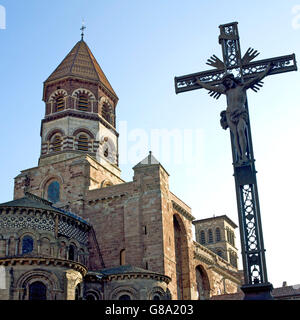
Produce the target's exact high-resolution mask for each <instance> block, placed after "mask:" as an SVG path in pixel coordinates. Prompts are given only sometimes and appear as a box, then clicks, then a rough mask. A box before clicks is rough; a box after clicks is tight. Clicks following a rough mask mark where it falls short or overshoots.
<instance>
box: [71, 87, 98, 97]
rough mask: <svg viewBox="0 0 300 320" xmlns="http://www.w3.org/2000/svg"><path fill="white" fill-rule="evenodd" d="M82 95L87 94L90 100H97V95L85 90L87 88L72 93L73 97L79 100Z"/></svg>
mask: <svg viewBox="0 0 300 320" xmlns="http://www.w3.org/2000/svg"><path fill="white" fill-rule="evenodd" d="M80 94H86V95H87V96H88V97H89V99H91V100H96V97H95V95H94V94H93V93H92V92H91V91H90V90H88V89H85V88H78V89H75V90H74V91H73V92H72V95H71V96H72V97H75V98H78V96H79V95H80Z"/></svg>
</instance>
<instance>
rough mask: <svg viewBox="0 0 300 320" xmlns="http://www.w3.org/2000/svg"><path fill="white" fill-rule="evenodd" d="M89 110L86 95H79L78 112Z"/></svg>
mask: <svg viewBox="0 0 300 320" xmlns="http://www.w3.org/2000/svg"><path fill="white" fill-rule="evenodd" d="M88 109H89V99H88V97H87V95H85V94H80V95H79V97H78V110H81V111H88Z"/></svg>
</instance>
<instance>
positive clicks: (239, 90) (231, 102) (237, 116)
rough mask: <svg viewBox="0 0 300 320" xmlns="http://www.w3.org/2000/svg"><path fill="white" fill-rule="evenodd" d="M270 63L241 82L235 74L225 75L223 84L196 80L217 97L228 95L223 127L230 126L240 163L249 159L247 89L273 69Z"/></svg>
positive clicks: (223, 114)
mask: <svg viewBox="0 0 300 320" xmlns="http://www.w3.org/2000/svg"><path fill="white" fill-rule="evenodd" d="M271 68H272V64H269V65H268V67H267V68H266V70H265V71H264V72H262V73H261V74H259V75H258V76H256V77H255V78H253V79H250V80H248V81H245V82H244V83H241V82H240V81H239V80H238V79H236V78H235V77H234V75H233V74H227V75H225V76H224V78H223V81H222V84H220V85H217V86H212V85H209V84H207V83H205V82H201V81H199V80H198V79H197V80H196V82H197V83H198V84H199V85H200V86H201V87H203V88H205V89H207V90H209V91H213V92H215V93H216V95H215V97H217V98H218V97H219V96H220V95H221V94H225V95H226V99H227V109H226V111H225V110H224V111H222V112H221V126H222V128H223V129H227V128H228V127H229V128H230V131H231V132H232V134H233V137H234V146H235V149H236V151H237V154H238V161H237V162H238V163H239V164H244V163H247V162H248V161H249V159H248V158H247V154H246V152H247V137H246V127H247V124H248V112H247V109H246V107H245V103H246V99H247V96H246V91H247V89H249V88H251V87H253V86H254V85H256V84H258V83H259V82H260V81H261V80H262V79H263V78H264V77H265V76H266V75H267V74H268V73H269V72H270V70H271Z"/></svg>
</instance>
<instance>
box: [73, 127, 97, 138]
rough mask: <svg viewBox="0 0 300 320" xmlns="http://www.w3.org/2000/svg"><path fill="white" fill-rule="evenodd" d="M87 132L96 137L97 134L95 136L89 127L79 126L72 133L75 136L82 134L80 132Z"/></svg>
mask: <svg viewBox="0 0 300 320" xmlns="http://www.w3.org/2000/svg"><path fill="white" fill-rule="evenodd" d="M82 132H83V133H86V134H87V135H88V136H89V137H90V138H91V139H95V136H94V134H93V133H92V132H91V131H90V130H89V129H87V128H78V129H76V130H75V131H74V132H73V134H72V136H73V137H76V136H77V135H78V134H80V133H82Z"/></svg>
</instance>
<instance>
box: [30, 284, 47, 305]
mask: <svg viewBox="0 0 300 320" xmlns="http://www.w3.org/2000/svg"><path fill="white" fill-rule="evenodd" d="M46 293H47V287H46V286H45V285H44V284H43V282H40V281H35V282H33V283H32V284H31V285H30V286H29V300H47V296H46Z"/></svg>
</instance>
